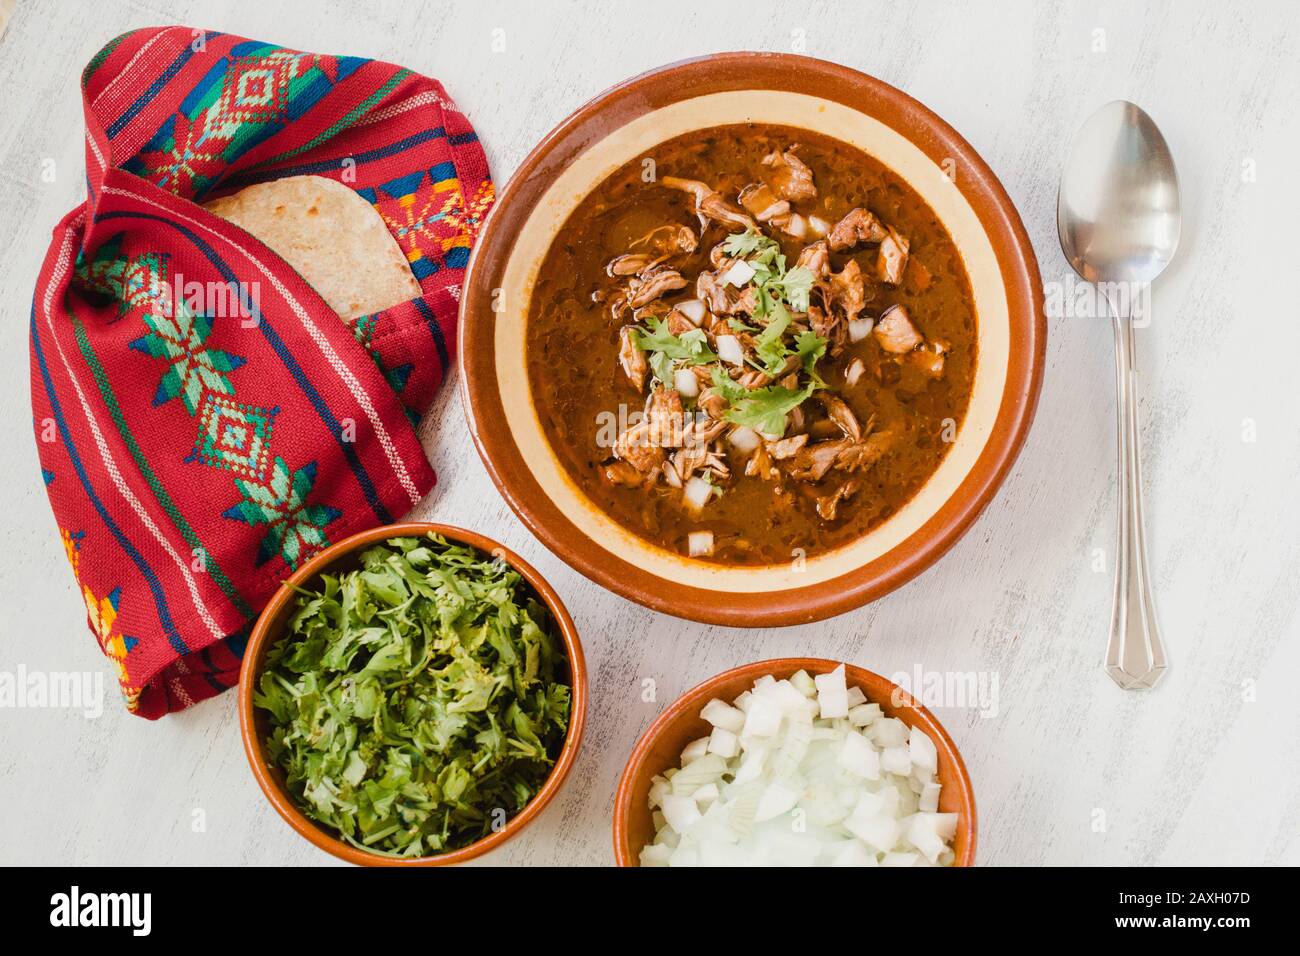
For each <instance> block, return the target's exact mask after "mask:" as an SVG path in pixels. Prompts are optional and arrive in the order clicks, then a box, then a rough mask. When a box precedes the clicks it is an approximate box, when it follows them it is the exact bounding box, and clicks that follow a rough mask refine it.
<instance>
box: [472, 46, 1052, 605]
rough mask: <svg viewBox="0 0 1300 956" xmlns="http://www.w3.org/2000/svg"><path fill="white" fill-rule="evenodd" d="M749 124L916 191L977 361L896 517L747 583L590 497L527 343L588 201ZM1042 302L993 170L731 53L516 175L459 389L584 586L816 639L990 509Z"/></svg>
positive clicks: (809, 72) (488, 250)
mask: <svg viewBox="0 0 1300 956" xmlns="http://www.w3.org/2000/svg"><path fill="white" fill-rule="evenodd" d="M751 121H753V122H766V123H775V124H779V125H784V126H792V127H796V128H803V129H811V130H814V131H816V132H819V133H823V134H825V135H828V136H831V137H833V138H835V139H838V140H840V141H842V142H846V143H848V144H849V145H850V146H852V147H854V148H857V149H860V150H862V151H864V152H866V153H869V154H871V155H873V156H875V157H876V158H878V159H879V160H881V161H882V162H883V163H884V164H885V165H886V166H888V167H890V168H891V169H892V170H893V171H894V172H896V173H898V174H899V175H900V176H902V177H903V178H904V179H905V180H907V182H908V183H909V184H910V185H911V186H912V187H913V188H914V189H915V190H916V192H917V193H919V194H920V196H921V198H922V199H924V200H925V201H926V203H927V204H928V205H929V206H930V207H931V208H932V209H933V210H934V212H935V214H936V215H937V216H938V217H939V218H940V219H941V220H942V222H943V223H944V225H945V227H946V228H947V230H948V232H949V234H950V235H951V236H952V237H953V239H954V240H955V242H956V245H957V247H958V249H959V250H960V252H961V254H962V258H963V260H964V263H965V266H966V271H967V273H968V275H969V276H970V279H971V285H972V290H973V293H974V297H975V309H976V313H977V326H978V344H977V350H978V359H977V365H976V372H975V378H974V383H973V389H972V395H971V400H970V406H969V408H968V409H967V412H966V416H965V418H964V420H963V421H962V424H961V427H960V429H959V430H958V434H957V437H956V440H955V441H954V443H953V445H952V447H951V448H950V449H949V451H948V453H947V455H946V456H945V457H944V459H943V462H942V463H941V464H940V466H939V468H938V469H937V470H936V471H935V473H934V474H933V475H932V476H931V477H930V479H929V480H928V481H927V483H926V484H925V485H924V486H923V487H922V488H921V489H920V490H919V491H918V492H917V493H916V495H915V496H914V497H913V498H912V499H911V500H910V501H909V502H908V503H907V504H906V505H904V506H903V507H901V508H900V509H899V510H898V512H897V513H896V514H894V515H893V516H891V517H890V519H889V520H887V521H885V522H883V523H882V524H881V525H879V526H878V527H876V528H874V529H873V530H871V531H870V532H869V533H867V534H865V535H863V536H862V537H861V538H859V539H857V540H855V541H852V542H850V543H849V544H846V545H844V546H843V547H841V548H838V549H836V550H833V551H830V552H828V553H826V554H822V555H815V556H812V557H809V558H808V559H807V560H806V561H804V562H790V563H787V564H786V565H780V566H778V565H771V566H766V567H757V568H756V567H744V568H736V567H725V566H722V565H719V564H712V563H707V562H703V561H698V560H692V559H690V558H687V557H684V556H681V555H677V554H673V553H671V552H669V551H666V550H664V549H662V548H659V547H657V546H655V545H653V544H651V543H650V542H648V541H646V540H644V539H642V538H640V537H639V536H637V535H635V534H632V533H631V532H629V531H627V530H626V529H624V528H623V527H622V526H621V525H619V524H617V523H616V522H615V521H614V520H613V519H611V518H610V517H608V516H607V515H605V514H604V513H603V512H602V511H601V510H600V509H599V508H598V507H596V505H595V504H594V503H592V502H591V501H590V499H589V498H587V496H586V495H585V494H583V492H582V491H581V490H580V489H579V488H578V486H577V484H576V483H575V482H574V481H573V480H572V478H571V477H570V476H569V475H568V474H567V472H566V470H565V467H564V466H563V465H562V464H561V462H560V459H559V458H558V456H557V455H556V454H555V452H554V451H553V450H552V448H551V446H550V443H549V441H548V439H547V437H546V435H545V434H544V433H543V431H542V426H541V424H540V422H539V421H538V416H537V414H536V412H535V410H534V404H533V401H532V396H531V392H530V385H529V381H528V374H527V368H526V360H525V337H524V333H525V324H526V321H527V315H528V303H529V300H530V296H531V291H532V285H533V282H534V281H535V277H536V271H537V267H538V265H539V264H540V262H541V260H542V259H543V258H544V257H545V255H546V252H547V250H548V249H549V248H550V246H551V243H552V240H553V239H555V238H556V236H557V235H558V233H559V232H560V229H561V227H562V225H563V223H564V222H565V220H566V219H567V218H568V216H569V214H570V213H571V212H572V210H573V209H574V208H575V207H576V206H577V204H578V203H579V202H581V200H582V199H583V198H584V197H585V196H586V195H588V194H589V193H590V192H591V190H592V189H593V188H595V187H596V186H598V185H599V184H600V183H601V182H602V181H603V180H604V179H605V178H606V177H607V176H608V175H609V174H610V173H611V172H612V171H613V170H615V169H617V168H618V167H620V166H622V165H623V164H624V163H626V162H628V161H629V160H631V159H633V158H635V157H638V156H645V155H647V154H649V153H650V152H652V151H653V149H654V147H655V146H657V145H658V144H660V143H662V142H665V141H667V140H669V139H671V138H673V137H674V136H677V135H680V134H682V133H686V132H689V131H691V130H694V129H701V128H708V127H713V126H719V125H725V124H733V123H743V122H751ZM950 177H951V178H950ZM1042 298H1043V295H1042V283H1041V280H1040V277H1039V272H1038V263H1037V260H1036V259H1035V258H1034V251H1033V248H1032V247H1031V245H1030V242H1029V237H1028V235H1027V234H1026V232H1025V229H1024V226H1023V225H1022V223H1021V221H1020V217H1019V215H1018V214H1017V213H1016V210H1015V207H1014V206H1013V205H1012V204H1011V200H1010V199H1009V198H1008V197H1007V194H1006V192H1005V190H1004V189H1003V188H1002V185H1001V184H1000V183H999V182H998V180H997V177H996V176H995V175H994V174H993V172H992V170H990V169H989V167H988V165H987V164H986V163H985V162H984V161H983V160H982V159H981V158H980V157H979V155H978V154H976V152H975V150H974V149H972V148H971V146H970V144H969V143H967V142H966V141H965V140H964V139H962V137H961V136H960V135H958V134H957V132H956V131H955V130H953V128H952V127H950V126H949V125H948V124H947V123H945V122H944V121H943V120H941V119H940V118H939V117H938V116H936V115H935V114H934V113H932V112H930V110H928V109H926V108H925V107H924V106H922V105H921V104H920V103H918V102H917V101H916V100H914V99H912V98H911V97H909V96H907V95H906V94H904V93H902V92H900V91H899V90H896V89H894V88H893V87H891V86H889V85H887V84H885V83H882V82H881V81H880V80H877V79H873V78H872V77H869V76H865V75H863V74H861V73H858V72H856V71H854V70H850V69H847V68H846V67H842V66H837V65H835V64H832V63H826V62H823V61H820V60H814V59H810V58H807V57H801V56H791V55H787V54H775V53H725V54H719V55H716V56H708V57H703V58H700V59H697V60H689V61H685V62H682V63H677V64H673V65H671V66H667V67H664V68H662V69H659V70H655V71H653V72H650V73H646V74H644V75H642V76H638V77H635V78H634V79H631V80H628V81H627V82H625V83H623V84H621V85H619V86H616V87H614V88H613V89H611V90H609V91H608V92H605V93H603V94H601V95H600V96H598V97H596V99H594V100H592V101H591V102H590V103H587V104H586V105H585V106H583V107H582V108H581V109H579V110H578V111H577V112H576V113H574V114H573V115H572V116H570V117H569V118H568V119H566V120H565V121H564V122H563V123H561V124H560V125H559V126H558V127H556V128H555V130H554V131H552V132H551V133H550V135H548V136H547V137H546V138H545V139H544V140H542V142H541V143H540V144H539V145H538V146H537V147H536V148H535V149H534V150H533V151H532V152H531V153H530V154H529V155H528V157H527V158H526V159H525V160H524V161H523V163H522V165H521V166H520V167H519V170H518V172H516V174H515V176H514V178H513V179H512V180H511V181H510V183H509V185H508V186H507V187H506V189H505V190H504V192H503V193H502V195H501V197H500V199H498V201H497V203H496V206H495V208H494V209H493V211H492V214H491V216H490V217H489V219H488V221H487V223H486V224H485V226H484V230H483V233H482V234H481V235H480V237H479V239H478V242H477V244H476V245H475V248H474V253H473V256H472V257H471V260H470V265H469V274H468V276H467V279H466V285H465V289H464V293H463V295H462V300H461V335H462V336H463V338H464V343H463V346H462V348H461V349H460V363H461V387H462V388H463V397H464V399H465V407H466V410H467V414H468V416H469V424H470V431H471V433H472V434H473V436H474V441H475V443H476V444H477V446H478V449H479V453H480V454H481V455H482V457H483V461H484V462H485V464H486V466H487V469H488V472H489V474H490V475H491V476H492V479H493V481H494V482H495V483H496V485H497V487H498V488H499V489H500V491H501V493H502V495H503V496H504V497H505V499H506V501H507V502H509V504H510V506H511V507H512V508H513V509H514V510H515V512H516V513H517V514H518V515H519V517H520V518H521V519H522V520H523V522H524V523H525V524H526V525H528V527H529V528H530V529H531V530H532V531H533V533H534V534H536V535H537V537H538V538H540V539H541V540H542V542H543V543H544V544H546V546H547V547H549V548H550V549H551V550H552V551H553V552H555V553H556V554H557V555H559V556H560V557H561V558H563V559H564V560H565V561H567V562H568V563H569V564H570V565H572V566H573V567H574V568H575V569H577V570H578V571H580V572H581V573H583V574H585V575H586V576H587V577H589V578H591V579H592V580H594V581H596V582H598V583H600V584H602V585H604V586H605V587H607V588H609V589H610V590H612V591H614V592H616V593H618V594H621V595H623V596H624V597H626V598H629V599H631V600H633V601H636V602H638V603H640V604H643V605H645V606H647V607H650V608H654V609H655V610H658V611H663V612H665V613H668V614H674V615H677V616H679V617H684V618H689V619H692V620H697V621H704V622H708V623H714V624H728V625H737V626H745V627H755V626H774V625H786V624H797V623H805V622H808V621H815V620H819V619H821V618H825V617H829V616H831V615H834V614H840V613H843V612H844V611H847V610H850V609H852V608H855V607H859V606H861V605H862V604H865V603H866V602H868V601H872V600H874V599H876V598H878V597H880V596H881V595H883V594H885V593H887V592H888V591H890V590H892V589H894V588H896V587H898V586H899V585H901V584H903V583H905V582H906V581H908V580H910V579H911V578H913V577H915V576H916V575H918V574H920V573H921V572H922V571H923V570H925V569H926V568H927V567H929V566H930V565H931V564H933V563H934V562H935V561H936V560H938V558H939V557H940V556H941V555H942V554H943V553H944V552H945V551H947V550H948V549H949V548H950V547H952V545H953V544H954V542H956V541H957V539H958V538H959V537H961V535H962V534H963V533H964V532H965V531H966V529H967V528H969V527H970V525H971V523H972V522H973V521H974V520H975V518H976V517H977V516H978V515H979V513H980V512H981V511H982V510H983V508H984V507H985V505H987V504H988V502H989V500H990V499H991V498H992V497H993V494H994V492H995V491H996V490H997V488H998V485H999V484H1001V482H1002V480H1003V478H1004V477H1005V476H1006V474H1007V471H1008V470H1009V469H1010V467H1011V465H1012V462H1013V461H1014V460H1015V457H1016V455H1017V453H1018V451H1019V449H1020V446H1021V444H1022V442H1023V441H1024V438H1025V435H1026V433H1027V431H1028V429H1029V424H1030V421H1031V419H1032V418H1033V414H1034V410H1035V406H1036V404H1037V400H1038V393H1039V387H1040V385H1041V381H1042V374H1043V366H1044V357H1045V348H1046V334H1047V332H1046V320H1045V318H1044V314H1043V308H1042Z"/></svg>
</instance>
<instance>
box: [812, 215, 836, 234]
mask: <svg viewBox="0 0 1300 956" xmlns="http://www.w3.org/2000/svg"><path fill="white" fill-rule="evenodd" d="M830 231H831V224H830V223H829V222H827V221H826V220H825V219H823V218H822V217H821V216H809V217H808V232H809V233H811V234H812V236H813V237H814V238H816V239H821V238H823V237H824V236H825V235H826V233H828V232H830Z"/></svg>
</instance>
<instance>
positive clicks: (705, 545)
mask: <svg viewBox="0 0 1300 956" xmlns="http://www.w3.org/2000/svg"><path fill="white" fill-rule="evenodd" d="M686 550H687V552H688V553H689V554H690V556H691V557H692V558H700V557H704V556H705V555H709V554H712V553H713V532H712V531H692V532H691V533H690V534H688V535H687V536H686Z"/></svg>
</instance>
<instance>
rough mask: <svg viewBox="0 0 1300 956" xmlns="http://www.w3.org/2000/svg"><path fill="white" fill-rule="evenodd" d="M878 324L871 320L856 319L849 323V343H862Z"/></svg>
mask: <svg viewBox="0 0 1300 956" xmlns="http://www.w3.org/2000/svg"><path fill="white" fill-rule="evenodd" d="M875 325H876V323H875V322H874V321H872V320H871V319H854V320H853V321H852V322H850V323H849V341H850V342H861V341H862V340H863V339H865V338H866V337H867V336H868V335H870V334H871V330H872V329H873V328H874V327H875Z"/></svg>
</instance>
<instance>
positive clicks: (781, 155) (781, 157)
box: [763, 146, 817, 202]
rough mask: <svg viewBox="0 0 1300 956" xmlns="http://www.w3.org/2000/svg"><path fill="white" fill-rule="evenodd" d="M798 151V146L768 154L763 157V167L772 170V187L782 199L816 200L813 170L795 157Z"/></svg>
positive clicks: (796, 200) (793, 200) (795, 200)
mask: <svg viewBox="0 0 1300 956" xmlns="http://www.w3.org/2000/svg"><path fill="white" fill-rule="evenodd" d="M796 149H798V147H797V146H792V147H790V148H789V149H787V150H785V151H784V152H773V153H768V154H767V155H766V156H764V157H763V165H764V166H767V167H768V168H769V169H771V170H772V172H771V178H772V187H773V188H774V189H775V190H776V192H777V195H779V196H780V197H781V198H782V199H787V200H789V201H790V202H803V201H804V200H808V199H816V198H817V187H816V185H814V184H813V174H812V170H811V169H809V168H808V167H807V166H805V165H804V163H803V161H802V160H801V159H800V158H799V157H798V156H796V155H795V153H794V151H795V150H796Z"/></svg>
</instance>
